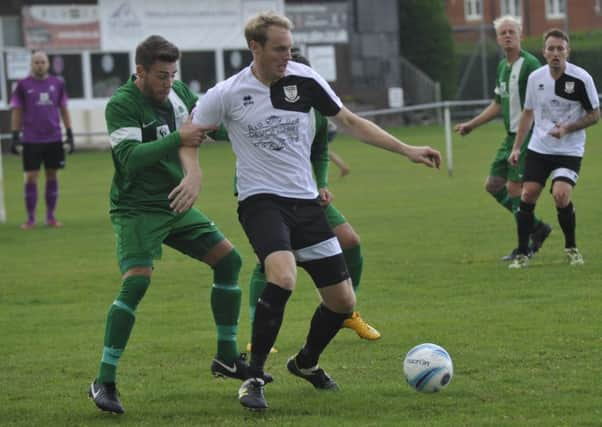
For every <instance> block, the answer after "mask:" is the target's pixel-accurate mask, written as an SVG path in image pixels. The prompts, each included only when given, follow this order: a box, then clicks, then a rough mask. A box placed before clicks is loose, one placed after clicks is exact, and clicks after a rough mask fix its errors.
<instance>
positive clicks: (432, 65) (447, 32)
mask: <svg viewBox="0 0 602 427" xmlns="http://www.w3.org/2000/svg"><path fill="white" fill-rule="evenodd" d="M399 37H400V43H399V45H400V50H401V52H400V54H401V55H402V56H403V57H405V58H406V59H407V60H408V61H410V62H412V63H413V64H414V65H416V66H417V67H418V68H420V69H421V70H422V71H423V72H424V73H426V74H427V75H428V76H429V77H430V78H432V79H433V80H435V81H438V82H439V83H441V92H442V96H443V98H444V99H448V98H450V97H451V96H453V94H454V91H455V74H456V63H455V54H454V42H453V38H452V31H451V27H450V25H449V22H448V20H447V16H446V15H445V9H444V2H442V1H441V0H399Z"/></svg>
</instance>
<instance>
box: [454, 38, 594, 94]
mask: <svg viewBox="0 0 602 427" xmlns="http://www.w3.org/2000/svg"><path fill="white" fill-rule="evenodd" d="M570 38H571V53H570V57H569V61H570V62H572V63H574V64H576V65H578V66H580V67H582V68H584V69H585V70H587V71H588V72H589V73H590V74H591V75H592V77H593V78H594V81H595V83H596V89H598V93H602V31H591V32H580V33H571V34H570ZM522 47H523V49H526V50H527V51H529V52H531V53H532V54H534V55H535V56H536V57H537V58H539V60H540V61H541V62H542V64H543V63H545V60H544V58H543V55H542V48H543V41H542V38H541V37H529V38H526V39H525V40H524V41H523V43H522ZM474 49H475V45H474V43H457V44H456V63H457V64H458V76H457V80H456V88H458V87H459V85H460V82H461V81H462V78H463V75H464V74H465V70H466V67H467V65H468V63H469V61H470V57H471V54H472V53H473V51H474ZM486 50H487V69H488V80H489V81H488V85H489V92H490V94H489V96H488V98H489V97H491V96H492V93H493V87H494V84H495V71H496V67H497V64H498V62H499V61H500V59H501V58H502V54H501V51H500V50H499V49H498V48H497V45H496V44H495V42H493V40H488V43H487V49H486ZM469 82H470V84H468V85H466V87H465V89H464V90H463V92H462V93H461V94H460V96H459V97H458V98H459V99H481V98H482V97H483V96H482V95H483V90H482V87H483V79H482V72H481V58H480V57H479V58H477V59H476V61H475V64H474V66H473V67H472V69H471V70H470V76H469ZM454 93H455V92H454Z"/></svg>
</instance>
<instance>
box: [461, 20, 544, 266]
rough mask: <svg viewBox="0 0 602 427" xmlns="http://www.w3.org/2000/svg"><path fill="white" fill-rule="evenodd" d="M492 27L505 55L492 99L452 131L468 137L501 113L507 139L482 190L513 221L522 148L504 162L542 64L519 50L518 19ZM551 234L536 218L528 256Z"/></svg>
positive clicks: (509, 258) (521, 163) (522, 158)
mask: <svg viewBox="0 0 602 427" xmlns="http://www.w3.org/2000/svg"><path fill="white" fill-rule="evenodd" d="M493 26H494V28H495V32H496V36H497V43H498V45H499V46H500V48H501V49H502V50H503V52H504V58H503V59H502V60H501V61H500V63H499V64H498V68H497V74H496V88H495V98H494V99H493V101H491V104H489V105H488V106H487V107H486V108H485V109H484V110H483V111H481V112H480V113H479V114H478V115H477V116H475V117H473V118H472V119H471V120H469V121H468V122H465V123H460V124H458V125H456V126H455V131H456V132H458V133H459V134H460V135H462V136H464V135H468V134H469V133H470V132H471V131H472V130H473V129H475V128H477V127H479V126H481V125H483V124H485V123H487V122H489V121H491V120H493V119H494V118H496V117H497V116H499V115H500V114H502V117H503V119H504V127H505V129H506V137H505V138H504V140H503V142H502V144H501V145H500V147H499V148H498V150H497V152H496V154H495V158H494V160H493V162H492V164H491V169H490V171H489V176H488V177H487V181H486V183H485V189H486V190H487V192H489V193H490V194H491V195H492V196H493V197H494V198H495V200H497V201H498V203H500V204H501V205H502V206H503V207H504V208H506V209H507V210H509V211H510V212H512V214H513V215H514V216H515V218H516V213H517V211H518V208H519V205H520V194H521V179H522V173H523V170H524V167H525V153H526V149H523V151H522V153H521V158H520V161H519V162H518V163H517V164H516V165H515V166H511V165H509V164H508V161H507V160H508V156H509V155H510V152H511V151H512V145H513V144H514V137H515V135H516V131H517V129H518V122H519V118H520V114H521V111H522V109H523V104H524V102H525V90H526V88H527V78H528V77H529V74H531V72H533V71H534V70H536V69H537V68H539V67H540V66H541V64H540V62H539V60H538V59H537V58H536V57H534V56H533V55H531V54H530V53H529V52H527V51H524V50H522V49H521V34H522V25H521V23H520V21H519V20H518V19H517V18H515V17H513V16H510V15H504V16H502V17H500V18H498V19H496V20H495V21H493ZM527 138H529V136H527ZM525 145H526V144H525ZM551 231H552V228H551V227H550V226H549V225H548V224H545V223H544V222H542V221H541V220H540V219H538V218H536V219H535V223H534V227H533V230H532V233H531V247H530V251H531V253H535V252H537V251H538V250H539V248H541V245H542V244H543V242H544V241H545V239H546V238H547V237H548V236H549V234H550V232H551ZM516 254H517V250H516V249H514V250H513V251H512V252H511V253H510V254H509V255H507V256H505V257H503V258H502V259H504V260H512V259H514V257H515V256H516Z"/></svg>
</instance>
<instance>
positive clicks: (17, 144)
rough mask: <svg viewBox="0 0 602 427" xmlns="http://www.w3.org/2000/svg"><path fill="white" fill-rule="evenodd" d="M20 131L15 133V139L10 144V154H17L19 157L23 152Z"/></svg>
mask: <svg viewBox="0 0 602 427" xmlns="http://www.w3.org/2000/svg"><path fill="white" fill-rule="evenodd" d="M19 133H20V132H19V131H18V130H14V131H13V137H12V140H11V142H10V152H11V153H13V154H16V155H17V156H18V155H19V154H21V153H22V152H23V144H22V143H21V137H20V136H19Z"/></svg>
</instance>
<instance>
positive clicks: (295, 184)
mask: <svg viewBox="0 0 602 427" xmlns="http://www.w3.org/2000/svg"><path fill="white" fill-rule="evenodd" d="M341 107H342V103H341V100H340V99H339V97H338V96H337V95H336V94H335V93H334V91H333V90H332V88H331V87H330V86H329V85H328V83H327V82H326V81H325V80H324V79H323V78H322V77H320V76H319V75H318V74H317V73H316V72H315V71H314V70H313V69H311V68H310V67H307V66H305V65H303V64H299V63H297V62H289V63H288V65H287V69H286V73H285V77H283V78H282V79H280V80H278V81H277V82H275V83H274V84H272V86H270V87H268V86H266V85H265V84H263V83H262V82H260V81H259V80H258V79H257V78H256V77H255V75H254V74H253V72H252V71H251V66H249V67H246V68H245V69H243V70H242V71H240V72H239V73H238V74H236V75H234V76H232V77H230V78H229V79H227V80H224V81H223V82H220V83H218V84H217V85H216V86H214V87H213V88H211V89H210V90H209V91H208V92H207V93H206V94H205V95H204V96H202V97H201V98H200V99H199V101H198V102H197V105H196V108H195V111H194V113H193V119H192V121H193V123H197V124H201V125H216V124H220V123H222V124H223V125H224V126H225V127H226V130H227V131H228V137H229V139H230V141H231V143H232V149H233V150H234V153H235V154H236V178H237V180H236V185H237V191H238V200H244V199H246V198H247V197H249V196H252V195H254V194H266V193H267V194H275V195H278V196H281V197H290V198H296V199H314V198H316V197H317V196H318V192H317V190H316V184H315V182H314V179H313V176H312V168H311V162H310V154H311V144H312V141H313V138H314V134H315V119H314V114H313V112H312V111H311V109H312V108H315V109H317V110H318V111H320V112H321V113H322V114H323V115H324V116H333V115H336V114H337V113H338V112H339V111H340V110H341Z"/></svg>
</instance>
